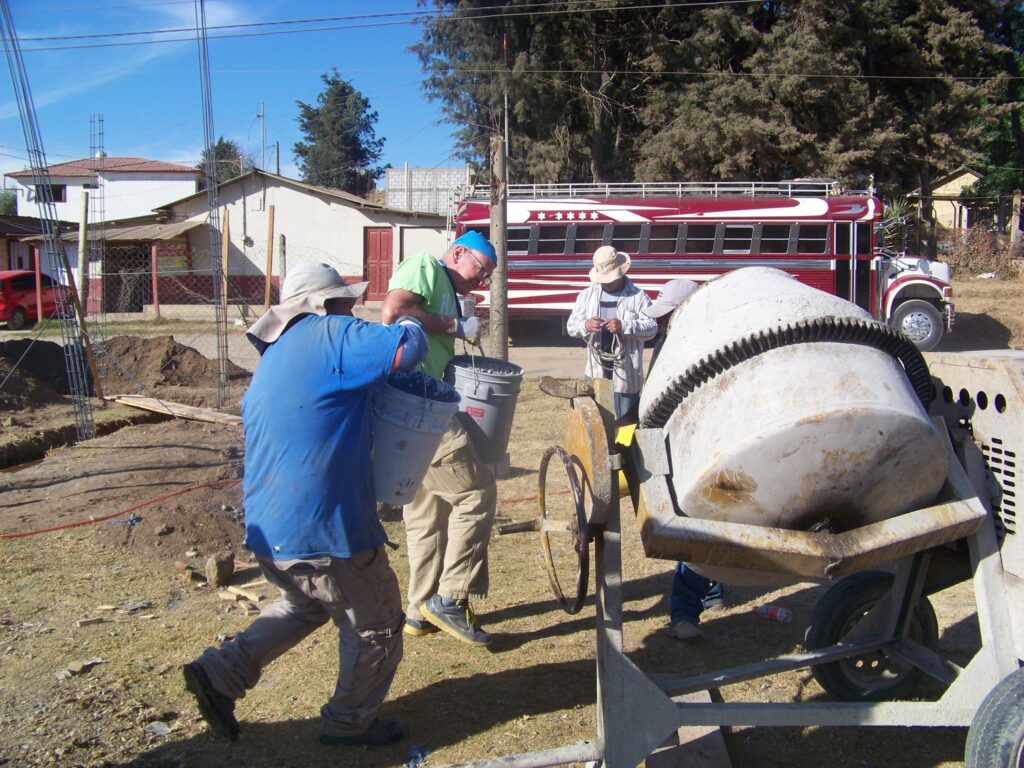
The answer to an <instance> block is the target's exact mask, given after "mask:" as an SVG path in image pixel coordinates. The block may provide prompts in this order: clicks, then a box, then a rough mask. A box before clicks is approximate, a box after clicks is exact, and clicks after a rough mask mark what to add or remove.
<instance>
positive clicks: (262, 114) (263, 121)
mask: <svg viewBox="0 0 1024 768" xmlns="http://www.w3.org/2000/svg"><path fill="white" fill-rule="evenodd" d="M256 117H258V118H259V120H260V170H261V171H265V170H267V112H266V110H265V109H264V108H263V102H262V101H261V102H260V111H259V112H258V113H257V114H256Z"/></svg>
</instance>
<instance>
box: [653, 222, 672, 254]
mask: <svg viewBox="0 0 1024 768" xmlns="http://www.w3.org/2000/svg"><path fill="white" fill-rule="evenodd" d="M678 237H679V227H678V226H677V225H675V224H652V225H651V244H650V248H649V249H648V250H650V252H651V253H675V252H676V240H677V239H678Z"/></svg>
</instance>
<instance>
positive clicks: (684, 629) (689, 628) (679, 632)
mask: <svg viewBox="0 0 1024 768" xmlns="http://www.w3.org/2000/svg"><path fill="white" fill-rule="evenodd" d="M668 632H669V634H670V635H672V637H674V638H675V639H676V640H696V639H697V638H698V637H704V633H703V632H702V631H701V628H700V627H698V626H697V625H696V624H694V623H693V622H692V621H685V620H684V621H677V622H674V623H673V624H672V626H670V627H669V629H668Z"/></svg>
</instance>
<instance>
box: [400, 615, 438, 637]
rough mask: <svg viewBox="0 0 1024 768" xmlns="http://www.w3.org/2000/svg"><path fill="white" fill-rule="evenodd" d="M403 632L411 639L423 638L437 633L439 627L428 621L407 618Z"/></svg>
mask: <svg viewBox="0 0 1024 768" xmlns="http://www.w3.org/2000/svg"><path fill="white" fill-rule="evenodd" d="M402 632H404V633H405V634H407V635H409V636H410V637H423V636H424V635H432V634H434V633H435V632H437V627H435V626H434V625H433V624H431V623H430V622H429V621H427V620H426V619H412V618H406V620H405V626H404V627H402Z"/></svg>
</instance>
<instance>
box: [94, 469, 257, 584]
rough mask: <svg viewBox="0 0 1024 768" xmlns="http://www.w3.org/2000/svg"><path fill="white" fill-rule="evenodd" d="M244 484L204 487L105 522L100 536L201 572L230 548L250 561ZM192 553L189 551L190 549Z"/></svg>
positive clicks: (140, 554) (145, 555) (147, 554)
mask: <svg viewBox="0 0 1024 768" xmlns="http://www.w3.org/2000/svg"><path fill="white" fill-rule="evenodd" d="M243 520H244V517H243V512H242V485H241V483H236V484H234V485H229V486H227V487H226V488H222V487H203V488H197V489H195V490H190V491H186V492H185V493H182V494H179V495H177V496H172V497H171V498H168V499H164V500H162V501H157V502H155V503H152V504H148V505H146V506H143V507H140V508H138V509H135V510H133V511H131V512H126V513H125V514H124V515H123V516H121V517H118V518H115V519H114V520H110V521H107V522H106V523H103V524H102V525H103V528H102V531H99V532H98V533H99V536H100V538H101V539H103V540H104V541H106V542H107V543H109V544H114V545H117V546H122V547H124V548H126V549H128V550H131V551H132V552H133V553H135V554H136V555H138V556H140V557H142V558H144V559H147V560H149V559H157V560H165V561H168V562H173V561H175V560H180V561H182V562H188V563H189V564H191V565H197V566H198V567H199V568H200V570H202V566H203V563H205V562H206V558H207V557H209V556H210V555H213V554H215V553H217V552H223V551H226V550H231V551H232V552H234V553H235V557H236V558H239V557H241V558H242V559H247V556H246V554H245V552H244V550H243V549H242V539H243V537H244V535H245V528H244V522H243ZM190 552H194V553H195V554H192V555H189V554H187V553H190Z"/></svg>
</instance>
